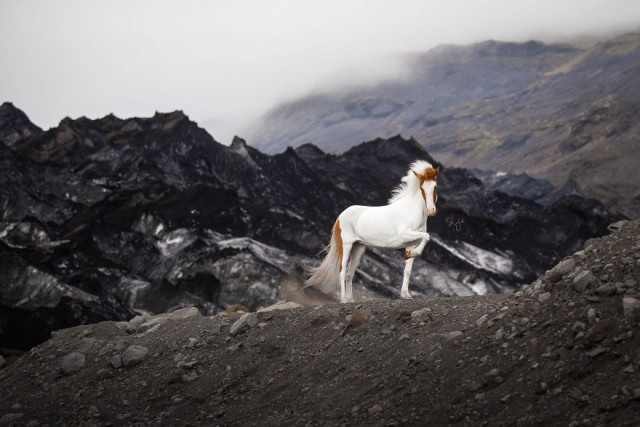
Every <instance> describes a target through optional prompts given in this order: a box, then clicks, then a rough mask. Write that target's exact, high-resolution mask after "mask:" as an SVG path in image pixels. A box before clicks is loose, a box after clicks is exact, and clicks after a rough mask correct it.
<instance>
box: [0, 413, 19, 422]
mask: <svg viewBox="0 0 640 427" xmlns="http://www.w3.org/2000/svg"><path fill="white" fill-rule="evenodd" d="M23 415H24V414H23V413H22V412H18V413H8V414H4V415H3V416H1V417H0V425H9V424H13V423H15V422H17V421H18V420H19V419H20V418H22V416H23Z"/></svg>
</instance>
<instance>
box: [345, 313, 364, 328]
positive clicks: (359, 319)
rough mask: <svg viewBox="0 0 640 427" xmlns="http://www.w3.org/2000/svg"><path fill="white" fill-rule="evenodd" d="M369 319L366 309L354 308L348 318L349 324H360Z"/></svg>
mask: <svg viewBox="0 0 640 427" xmlns="http://www.w3.org/2000/svg"><path fill="white" fill-rule="evenodd" d="M368 319H369V312H368V311H366V310H354V312H353V313H351V320H349V325H350V326H354V327H355V326H360V325H363V324H365V323H366V322H367V320H368Z"/></svg>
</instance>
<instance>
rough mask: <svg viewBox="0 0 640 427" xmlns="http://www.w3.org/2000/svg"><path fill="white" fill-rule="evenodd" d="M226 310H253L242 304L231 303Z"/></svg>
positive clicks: (230, 311) (245, 311)
mask: <svg viewBox="0 0 640 427" xmlns="http://www.w3.org/2000/svg"><path fill="white" fill-rule="evenodd" d="M224 311H225V313H237V312H240V311H242V312H244V313H248V312H250V311H251V310H249V309H248V308H247V307H245V306H244V305H242V304H231V305H230V306H228V307H227V308H226V309H225V310H224Z"/></svg>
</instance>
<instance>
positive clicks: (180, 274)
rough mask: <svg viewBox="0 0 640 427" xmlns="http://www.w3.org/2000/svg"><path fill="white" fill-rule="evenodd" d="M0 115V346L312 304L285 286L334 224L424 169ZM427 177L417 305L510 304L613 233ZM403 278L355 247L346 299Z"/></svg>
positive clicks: (584, 219)
mask: <svg viewBox="0 0 640 427" xmlns="http://www.w3.org/2000/svg"><path fill="white" fill-rule="evenodd" d="M0 111H2V112H3V114H2V115H1V116H0V118H1V120H0V129H13V131H8V132H4V133H2V135H3V139H1V140H0V142H2V143H0V168H1V170H2V171H3V173H2V174H0V283H1V284H2V285H1V286H0V347H14V348H29V347H30V346H32V345H34V344H37V343H38V342H41V341H42V340H43V339H45V338H46V336H47V334H49V333H50V331H51V330H52V329H58V328H61V327H67V326H71V325H75V324H80V323H91V322H97V321H100V320H106V319H112V320H113V319H116V320H117V319H127V318H130V317H131V316H133V315H134V313H135V312H136V311H137V312H145V311H146V312H153V313H157V312H164V311H168V310H171V309H173V308H177V307H183V306H188V305H195V306H197V307H198V308H200V310H201V311H203V312H204V313H208V314H213V313H216V312H218V311H220V310H223V309H224V308H225V307H227V306H229V305H231V304H234V303H240V304H244V305H246V306H247V307H249V308H250V309H256V308H259V307H261V306H266V305H269V304H271V303H273V302H275V301H277V300H279V299H294V300H298V301H300V302H303V303H311V302H316V303H317V302H319V301H328V300H330V299H331V297H332V296H331V295H329V296H324V295H321V294H319V292H318V291H315V290H311V291H310V292H305V293H300V292H298V289H299V286H300V284H301V283H302V280H303V272H304V269H305V268H307V267H310V266H312V265H316V264H317V263H319V261H320V256H318V252H319V251H320V250H321V249H322V248H323V246H324V245H325V244H326V243H327V241H328V239H329V233H330V230H331V226H332V223H333V222H334V220H335V218H336V216H337V215H338V214H339V213H340V212H341V211H342V210H343V209H345V208H346V207H348V206H349V205H352V204H373V205H375V204H383V203H386V199H387V197H388V196H389V193H390V191H391V189H392V188H393V187H394V186H395V185H396V184H397V183H398V182H399V179H400V177H401V176H402V175H404V173H405V172H406V170H407V168H408V166H409V164H410V163H411V162H412V161H414V160H416V159H427V160H429V161H431V162H434V163H437V162H435V160H433V159H432V158H431V157H430V156H429V154H427V152H426V151H425V150H424V148H423V147H422V146H421V145H420V144H419V143H418V142H417V141H415V140H405V139H403V138H401V137H398V136H396V137H393V138H390V139H377V140H374V141H371V142H368V143H365V144H361V145H358V146H356V147H353V148H352V149H350V150H349V151H347V152H346V153H344V154H343V155H340V156H335V155H331V154H326V153H324V152H323V151H322V150H320V149H319V148H317V147H315V146H311V145H305V146H301V147H299V148H297V149H296V150H293V149H288V150H286V151H285V152H283V153H281V154H278V155H274V156H268V155H265V154H263V153H261V152H259V151H258V150H256V149H254V148H252V147H250V146H248V145H247V144H246V143H245V142H244V141H243V140H241V139H239V138H236V139H235V140H234V142H233V144H232V145H231V146H230V147H226V146H223V145H221V144H219V143H217V142H216V141H215V140H214V139H213V138H212V137H211V136H210V135H209V134H207V133H206V132H205V131H204V130H202V129H201V128H199V127H198V126H197V124H196V123H194V122H192V121H191V120H189V118H188V117H187V116H185V115H184V114H183V113H182V112H174V113H169V114H156V115H155V116H154V117H151V118H131V119H119V118H117V117H115V116H113V115H110V116H107V117H104V118H102V119H99V120H89V119H87V118H79V119H75V120H72V119H69V118H66V119H64V120H62V121H61V122H60V125H59V126H58V127H56V128H53V129H50V130H48V131H41V130H39V129H38V128H37V127H34V126H33V125H32V124H30V122H29V121H28V119H27V118H26V116H25V115H24V114H23V113H22V112H20V111H19V110H17V109H16V108H15V107H14V106H12V105H10V104H4V105H3V106H2V107H1V110H0ZM16 134H17V135H19V137H18V138H16V137H15V136H14V135H16ZM439 180H440V183H439V185H440V188H441V190H442V192H441V194H442V196H441V198H440V201H439V209H440V213H439V214H438V215H437V216H436V217H435V218H433V219H431V220H429V231H430V233H431V235H432V242H431V243H430V244H429V245H428V246H427V248H426V250H425V252H424V254H423V256H422V258H421V259H418V260H417V261H416V262H415V264H414V274H413V276H412V282H411V283H412V284H411V290H412V291H414V292H415V294H417V295H420V294H421V295H428V296H429V295H471V294H476V293H477V294H483V293H491V292H504V291H513V290H515V289H517V288H518V286H519V285H520V284H522V283H525V282H527V281H530V280H532V279H533V278H535V277H536V276H537V275H539V274H540V273H541V272H543V271H544V270H545V269H547V268H548V267H549V266H551V265H553V263H554V262H556V261H557V260H558V259H560V258H562V257H563V256H564V255H566V254H568V253H571V252H573V251H575V250H576V249H577V248H579V247H580V246H581V245H582V243H583V242H584V241H585V240H586V239H587V238H590V237H592V236H595V235H601V234H603V233H604V232H605V231H606V226H607V225H608V224H609V223H611V222H613V221H614V220H616V219H618V216H616V215H611V214H610V213H608V212H607V211H606V209H605V208H604V207H603V206H602V205H601V204H600V203H598V202H596V201H593V200H587V199H584V198H582V197H580V196H575V195H573V196H568V197H563V198H561V199H559V200H558V201H557V202H555V203H553V204H551V205H549V206H547V207H544V206H541V205H539V204H537V203H534V202H531V201H527V200H524V199H522V198H519V197H512V196H509V195H508V194H505V193H503V192H499V191H493V190H490V189H489V188H487V187H485V186H484V185H483V184H482V182H481V181H480V180H478V179H477V178H475V177H474V176H473V175H472V174H471V173H469V172H468V171H466V170H463V169H456V168H450V169H445V170H444V171H443V172H442V173H441V177H440V178H439ZM402 267H403V259H402V254H401V253H400V252H394V251H386V252H380V251H369V252H368V253H367V255H366V256H365V257H364V259H363V262H362V268H361V269H360V270H359V272H358V274H357V275H356V280H355V292H356V298H358V299H361V300H365V299H371V298H381V297H397V295H398V293H399V283H400V282H401V276H402Z"/></svg>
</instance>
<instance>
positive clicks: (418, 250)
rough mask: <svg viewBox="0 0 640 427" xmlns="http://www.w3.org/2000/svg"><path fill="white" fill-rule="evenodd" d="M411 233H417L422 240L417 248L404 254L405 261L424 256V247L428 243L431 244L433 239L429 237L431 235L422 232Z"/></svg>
mask: <svg viewBox="0 0 640 427" xmlns="http://www.w3.org/2000/svg"><path fill="white" fill-rule="evenodd" d="M410 233H416V234H415V235H420V236H421V237H419V238H420V239H421V240H420V243H419V244H418V246H416V247H415V248H413V249H407V251H406V252H405V253H404V257H405V259H406V258H414V257H417V256H420V255H422V251H423V250H424V247H425V246H426V245H427V243H429V240H431V237H430V236H429V233H426V232H422V231H414V232H410ZM412 235H413V234H412Z"/></svg>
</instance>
